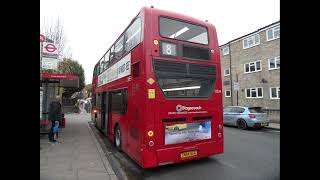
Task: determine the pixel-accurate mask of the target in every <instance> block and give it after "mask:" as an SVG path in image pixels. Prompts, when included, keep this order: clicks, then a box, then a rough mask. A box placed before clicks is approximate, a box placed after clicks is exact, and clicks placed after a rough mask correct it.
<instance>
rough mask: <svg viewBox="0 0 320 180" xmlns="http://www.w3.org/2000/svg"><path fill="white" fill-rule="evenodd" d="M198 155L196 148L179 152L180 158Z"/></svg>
mask: <svg viewBox="0 0 320 180" xmlns="http://www.w3.org/2000/svg"><path fill="white" fill-rule="evenodd" d="M197 155H198V151H197V150H193V151H186V152H182V153H181V154H180V157H181V158H187V157H192V156H197Z"/></svg>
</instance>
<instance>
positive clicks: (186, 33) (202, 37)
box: [159, 17, 208, 44]
mask: <svg viewBox="0 0 320 180" xmlns="http://www.w3.org/2000/svg"><path fill="white" fill-rule="evenodd" d="M159 29H160V35H161V36H162V37H166V38H170V39H178V40H183V41H188V42H195V43H199V44H208V30H207V28H205V27H203V26H198V25H194V24H191V23H186V22H182V21H177V20H173V19H169V18H165V17H160V19H159Z"/></svg>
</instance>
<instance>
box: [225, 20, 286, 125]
mask: <svg viewBox="0 0 320 180" xmlns="http://www.w3.org/2000/svg"><path fill="white" fill-rule="evenodd" d="M220 52H221V66H222V81H223V103H224V106H230V105H239V106H259V107H263V108H264V109H265V110H266V111H267V112H268V115H269V119H270V120H271V121H273V122H280V21H278V22H275V23H272V24H270V25H268V26H265V27H263V28H260V29H258V30H257V31H254V32H252V33H249V34H247V35H245V36H242V37H239V38H237V39H234V40H232V41H230V42H228V43H226V44H223V45H221V46H220Z"/></svg>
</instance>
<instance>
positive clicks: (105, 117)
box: [101, 92, 110, 134]
mask: <svg viewBox="0 0 320 180" xmlns="http://www.w3.org/2000/svg"><path fill="white" fill-rule="evenodd" d="M109 104H110V103H109V92H104V93H103V94H102V105H101V109H102V112H101V113H102V123H101V129H102V131H104V132H105V133H106V134H108V133H109V132H108V124H109V108H110V106H109Z"/></svg>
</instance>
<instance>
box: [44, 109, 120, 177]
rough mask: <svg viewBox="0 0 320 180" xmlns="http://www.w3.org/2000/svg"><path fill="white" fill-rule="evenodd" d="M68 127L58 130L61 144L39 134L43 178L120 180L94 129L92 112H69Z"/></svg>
mask: <svg viewBox="0 0 320 180" xmlns="http://www.w3.org/2000/svg"><path fill="white" fill-rule="evenodd" d="M65 117H66V127H65V128H63V129H62V131H61V133H59V139H58V141H59V142H60V143H58V144H55V145H52V144H51V143H48V136H47V135H45V136H40V179H41V180H66V179H67V180H73V179H74V180H88V179H90V180H118V177H117V176H116V174H115V173H114V170H113V169H112V167H111V165H110V163H109V161H108V159H107V158H106V156H105V155H104V153H103V150H102V147H101V145H100V144H99V143H98V142H97V140H96V138H95V137H94V135H93V132H92V130H91V129H90V128H89V125H88V121H90V114H87V113H85V112H83V111H81V112H80V113H79V114H76V113H73V114H66V116H65Z"/></svg>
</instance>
